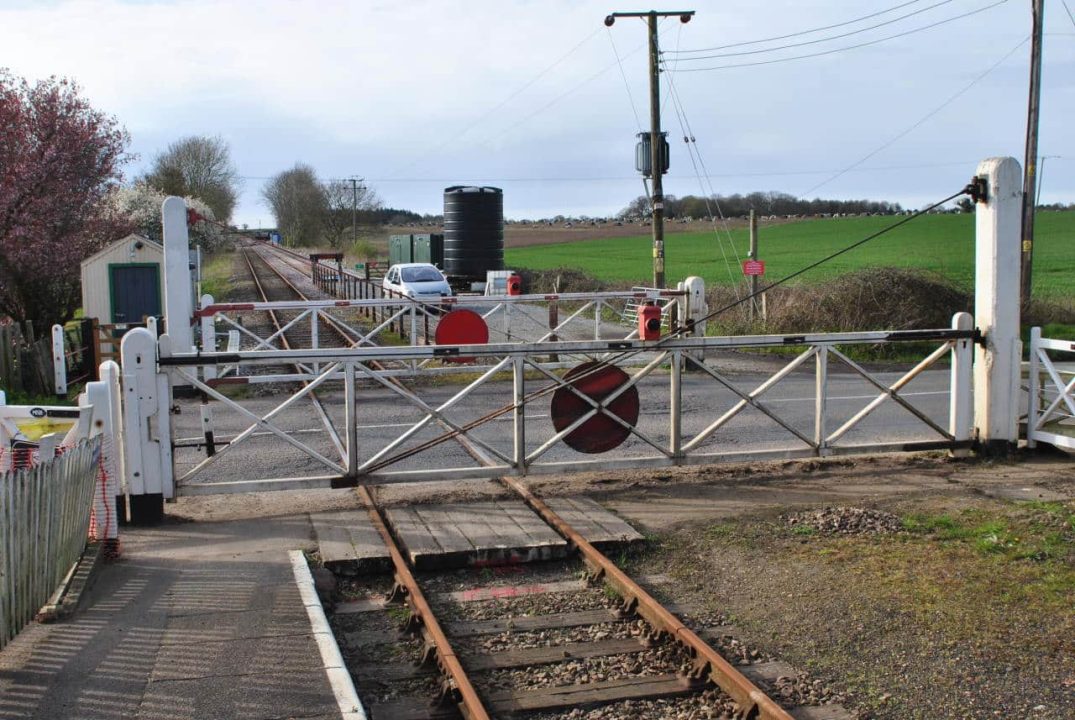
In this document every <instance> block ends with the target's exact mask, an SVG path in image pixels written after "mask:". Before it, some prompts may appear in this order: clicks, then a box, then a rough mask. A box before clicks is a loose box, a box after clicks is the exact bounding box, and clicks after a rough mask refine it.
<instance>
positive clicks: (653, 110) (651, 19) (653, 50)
mask: <svg viewBox="0 0 1075 720" xmlns="http://www.w3.org/2000/svg"><path fill="white" fill-rule="evenodd" d="M693 15H694V11H693V10H679V11H674V12H673V11H662V12H658V11H657V10H650V11H649V12H614V13H612V14H611V15H609V16H607V17H606V18H605V25H606V26H608V27H612V25H613V23H615V22H616V18H618V17H636V18H645V19H646V21H647V24H648V28H649V124H650V131H649V144H650V171H651V174H652V177H653V193H652V195H653V198H652V206H653V287H656V288H663V287H664V282H665V278H664V183H663V181H662V177H661V176H662V175H664V172H665V170H664V157H663V155H664V143H663V142H662V140H663V139H664V138H663V136H662V135H661V67H660V60H661V54H660V53H661V48H660V45H659V37H658V35H657V20H658V18H662V17H673V16H678V17H679V21H680V22H683V23H687V22H690V20H691V16H693Z"/></svg>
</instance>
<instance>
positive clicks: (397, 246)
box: [388, 235, 414, 265]
mask: <svg viewBox="0 0 1075 720" xmlns="http://www.w3.org/2000/svg"><path fill="white" fill-rule="evenodd" d="M413 238H414V236H413V235H389V236H388V264H389V265H399V264H400V263H409V262H414V260H412V259H411V258H412V257H414V255H413V249H412V244H411V242H412V239H413Z"/></svg>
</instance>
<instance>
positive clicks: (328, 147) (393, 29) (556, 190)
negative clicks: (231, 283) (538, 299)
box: [0, 0, 1075, 226]
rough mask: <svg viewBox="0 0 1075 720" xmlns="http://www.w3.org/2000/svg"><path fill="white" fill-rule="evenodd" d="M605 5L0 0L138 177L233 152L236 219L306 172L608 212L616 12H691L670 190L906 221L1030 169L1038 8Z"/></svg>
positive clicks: (624, 39)
mask: <svg viewBox="0 0 1075 720" xmlns="http://www.w3.org/2000/svg"><path fill="white" fill-rule="evenodd" d="M619 2H620V0H605V1H603V2H591V1H589V0H585V1H569V0H495V1H494V0H488V1H486V0H467V1H466V2H463V1H462V0H456V1H448V0H439V1H436V2H434V1H432V0H426V1H422V0H412V1H405V0H393V1H390V2H374V1H372V0H350V1H349V2H343V1H337V0H318V1H316V2H313V1H308V2H307V1H302V0H294V1H293V0H256V1H255V0H247V1H244V2H239V1H238V0H231V1H228V0H174V1H167V0H161V1H159V2H150V1H147V2H138V1H135V0H69V1H65V0H0V67H8V68H9V69H10V70H11V71H12V72H13V73H15V74H16V75H20V76H24V77H27V78H30V79H39V78H44V77H47V76H50V75H58V76H67V77H71V78H73V79H75V80H76V81H77V82H78V83H79V84H80V85H81V87H82V89H83V92H84V94H85V95H86V96H87V97H88V98H89V99H90V100H91V102H92V103H93V104H94V106H95V107H97V108H98V109H101V110H104V111H106V112H108V113H111V114H114V115H115V116H116V117H117V118H118V119H119V121H120V123H121V124H123V125H124V126H125V127H126V128H127V129H128V131H129V132H130V134H131V138H132V148H131V149H132V151H133V152H134V153H136V154H137V155H138V159H137V160H136V161H134V162H133V163H131V164H130V165H129V166H128V168H127V175H128V176H129V177H134V176H136V175H137V174H139V173H140V172H142V171H143V170H144V169H145V168H146V166H147V165H148V164H149V163H150V162H151V161H152V159H153V157H154V156H155V155H156V154H157V153H159V152H160V151H161V150H162V149H164V148H165V147H166V146H167V145H168V144H169V143H170V142H172V141H174V140H176V139H178V138H181V137H185V136H189V135H218V136H220V137H222V138H223V139H224V140H225V141H227V143H228V145H229V146H230V148H231V152H232V156H233V159H234V161H235V164H236V166H237V168H238V170H239V173H240V175H241V176H243V186H242V194H241V198H240V202H239V205H238V207H237V209H236V211H235V215H234V217H233V222H235V223H237V224H243V223H245V224H249V225H251V226H262V225H267V224H269V223H270V222H271V220H272V216H271V213H270V211H269V209H268V207H267V205H266V204H265V203H264V201H263V200H262V199H261V188H262V185H263V184H264V182H265V180H266V179H267V178H269V177H271V176H272V175H274V174H275V173H278V172H280V171H282V170H285V169H287V168H290V167H292V166H293V165H294V164H295V163H296V162H303V163H308V164H310V165H312V166H313V167H314V168H315V169H316V170H317V172H318V174H319V175H320V176H321V177H323V178H326V179H331V178H349V177H353V176H355V177H360V178H364V179H365V180H364V181H365V183H366V184H367V185H368V186H370V187H372V188H373V189H374V190H375V191H376V192H377V194H378V195H379V196H380V198H381V199H382V200H383V202H384V203H385V204H386V205H388V206H391V207H397V208H406V209H410V210H415V211H417V212H429V213H439V212H440V211H441V210H442V207H443V189H444V188H445V187H447V186H449V185H459V184H483V185H495V186H498V187H502V188H503V189H504V206H505V214H506V215H507V216H508V217H509V218H516V219H518V218H534V217H546V216H552V215H556V214H563V215H591V216H605V215H611V214H614V213H616V212H617V211H619V210H620V209H622V208H623V207H624V206H626V205H627V203H628V202H630V200H631V199H633V198H634V197H637V196H638V195H640V194H642V192H643V186H642V182H641V179H640V177H639V175H638V174H637V173H636V172H635V169H634V145H635V142H636V139H635V135H636V134H637V133H638V132H639V131H640V129H642V128H645V129H647V130H648V125H649V107H648V99H649V91H648V85H647V82H648V75H647V53H646V46H645V43H646V26H645V23H644V21H642V20H638V19H630V18H621V19H619V20H617V21H616V23H615V24H614V25H613V26H612V27H606V26H605V25H604V23H603V20H604V18H605V16H606V15H607V14H608V13H609V12H612V11H637V10H650V9H657V10H695V11H696V14H695V16H694V17H693V18H692V19H691V21H690V22H689V23H686V24H683V23H681V22H680V21H679V19H678V18H669V19H667V20H665V21H663V22H662V23H661V26H660V44H661V50H662V51H663V56H662V57H663V59H664V62H665V68H666V71H665V72H663V73H662V92H661V103H662V110H663V124H664V128H665V129H666V130H668V131H669V141H670V143H671V168H670V171H669V173H668V175H667V176H665V192H666V193H668V194H674V195H687V194H695V195H698V194H708V193H710V192H717V193H721V194H731V193H736V192H741V193H747V192H752V191H757V190H760V191H780V192H787V193H790V194H793V195H797V196H805V197H817V196H822V197H834V198H845V199H851V198H856V199H857V198H870V199H875V200H889V201H893V202H900V203H902V204H903V205H905V206H907V207H921V206H923V205H925V204H927V203H930V202H933V201H936V200H939V199H941V198H943V197H946V196H948V195H950V194H952V193H954V192H956V191H957V190H959V189H960V188H962V187H963V186H964V185H965V184H966V182H967V181H968V180H969V179H970V177H971V176H972V175H973V174H974V170H975V167H976V165H977V163H978V161H980V160H981V159H983V158H986V157H991V156H1000V155H1011V156H1014V157H1016V158H1018V159H1019V160H1020V162H1022V158H1023V155H1024V143H1025V131H1026V113H1027V86H1028V73H1029V70H1028V68H1029V55H1030V45H1029V36H1030V28H1031V10H1030V6H1031V3H1030V0H1007V1H1004V0H1000V1H999V2H998V0H917V1H914V2H908V1H907V0H854V1H852V0H843V1H838V0H764V1H759V0H721V2H701V1H696V2H687V3H678V2H677V3H668V2H663V1H656V0H655V1H654V2H653V3H652V4H647V5H642V6H639V5H633V4H619ZM1065 2H1066V7H1065ZM1045 4H1046V6H1047V7H1046V14H1045V41H1044V48H1045V50H1044V64H1043V71H1042V75H1043V82H1042V88H1043V90H1042V103H1041V130H1040V140H1039V155H1040V156H1045V157H1047V158H1048V159H1046V160H1045V162H1044V165H1043V166H1042V167H1041V170H1040V175H1041V180H1042V192H1041V200H1042V202H1057V201H1062V202H1075V130H1073V122H1072V120H1073V118H1075V16H1073V15H1070V14H1069V11H1068V8H1075V0H1047V2H1046V3H1045ZM975 11H979V12H975ZM868 15H872V16H873V17H865V16H868ZM959 16H965V17H959ZM945 21H947V22H945ZM929 26H933V27H929ZM819 28H827V29H819ZM920 28H928V29H922V30H921V31H918V30H919V29H920ZM808 31H811V32H808ZM904 33H906V34H904ZM894 35H903V36H902V37H896V38H892V37H891V36H894ZM783 36H788V37H783ZM835 36H842V37H835ZM769 38H782V39H775V40H768V39H769ZM886 38H891V39H886ZM758 41H764V42H758ZM875 41H876V42H875ZM867 43H868V44H867ZM864 44H865V46H863V47H858V48H852V47H850V46H853V45H864ZM785 45H790V46H792V47H784V48H782V49H780V46H785ZM728 46H731V47H728ZM706 48H719V49H716V50H705V49H706ZM820 53H824V54H820ZM714 55H717V56H719V57H712V56H714ZM804 55H815V56H814V57H801V56H804ZM788 58H791V59H788ZM673 90H674V92H672V91H673ZM684 128H686V130H684ZM685 136H687V137H693V138H694V140H693V142H692V143H690V144H687V143H684V137H685ZM692 149H693V150H694V151H696V152H692Z"/></svg>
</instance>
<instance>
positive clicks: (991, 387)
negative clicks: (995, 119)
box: [974, 157, 1023, 453]
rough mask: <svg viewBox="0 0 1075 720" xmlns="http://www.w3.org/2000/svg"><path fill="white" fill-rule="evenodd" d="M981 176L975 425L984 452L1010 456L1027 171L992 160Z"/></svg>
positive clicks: (977, 222) (1016, 401) (1013, 434)
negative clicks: (980, 337)
mask: <svg viewBox="0 0 1075 720" xmlns="http://www.w3.org/2000/svg"><path fill="white" fill-rule="evenodd" d="M977 176H978V177H979V178H983V179H984V180H985V181H986V187H985V190H986V196H985V198H983V199H981V200H979V202H978V203H977V211H976V214H975V215H976V216H975V238H976V239H975V274H974V319H975V322H976V323H977V326H978V329H979V330H980V331H981V332H982V335H983V338H984V342H983V343H982V344H980V345H978V346H977V347H976V348H975V351H974V425H975V427H976V428H977V430H978V440H979V443H980V447H981V450H982V451H983V452H986V453H1007V452H1009V451H1011V450H1013V449H1014V448H1015V446H1016V443H1017V442H1018V439H1019V436H1018V417H1019V370H1020V362H1021V360H1022V343H1021V342H1020V340H1019V260H1020V246H1019V237H1020V233H1021V214H1022V203H1023V173H1022V170H1021V169H1020V167H1019V163H1018V161H1016V160H1015V158H1010V157H1006V158H989V159H988V160H983V161H982V162H981V164H979V165H978V173H977Z"/></svg>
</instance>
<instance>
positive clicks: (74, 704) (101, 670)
mask: <svg viewBox="0 0 1075 720" xmlns="http://www.w3.org/2000/svg"><path fill="white" fill-rule="evenodd" d="M311 537H312V529H311V525H310V521H309V519H308V517H307V516H305V515H302V516H292V517H284V518H260V519H257V520H254V521H250V520H243V521H230V522H209V523H187V524H169V525H165V526H162V527H158V528H150V529H137V530H135V529H132V530H128V531H127V532H125V534H124V536H123V555H122V557H121V559H120V560H118V561H116V562H112V563H108V564H105V565H103V566H102V567H101V569H100V572H99V575H98V577H97V579H96V581H95V582H94V583H93V585H92V587H91V588H90V590H89V591H88V592H87V594H86V597H85V598H84V600H83V603H82V605H81V608H80V610H79V611H78V612H77V613H76V614H75V615H74V616H73V617H71V618H70V619H68V620H66V621H64V622H60V623H57V624H52V625H38V624H31V625H30V626H28V627H27V629H26V630H25V631H24V632H22V633H21V634H20V635H19V636H18V637H17V638H16V639H15V641H14V642H12V643H11V644H9V645H8V646H7V647H6V648H4V650H3V651H2V652H0V718H4V720H8V719H9V718H10V719H11V720H16V719H19V720H22V719H23V718H35V719H36V718H40V719H41V720H44V719H46V718H47V719H49V720H52V719H53V718H68V719H72V720H83V719H84V720H113V719H115V720H119V719H120V718H123V719H124V720H126V719H128V718H138V719H140V720H176V719H180V720H182V719H183V718H189V719H191V720H202V719H206V720H208V719H216V718H241V719H248V720H267V719H268V718H287V717H302V718H305V719H309V718H325V719H326V720H327V719H328V718H339V717H340V713H339V710H338V706H337V703H336V700H335V698H334V696H333V693H332V688H331V687H330V685H329V683H328V680H327V678H326V676H325V671H324V669H323V665H322V661H321V658H320V653H319V651H318V647H317V644H316V641H315V639H314V637H313V636H312V634H311V629H310V623H309V620H308V618H307V615H306V610H305V608H304V607H303V604H302V600H301V597H300V596H299V592H298V589H297V588H296V586H295V581H294V577H293V574H292V571H291V567H290V563H289V561H288V557H287V550H289V549H312V548H313V543H312V542H311V540H310V538H311Z"/></svg>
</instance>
